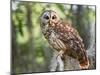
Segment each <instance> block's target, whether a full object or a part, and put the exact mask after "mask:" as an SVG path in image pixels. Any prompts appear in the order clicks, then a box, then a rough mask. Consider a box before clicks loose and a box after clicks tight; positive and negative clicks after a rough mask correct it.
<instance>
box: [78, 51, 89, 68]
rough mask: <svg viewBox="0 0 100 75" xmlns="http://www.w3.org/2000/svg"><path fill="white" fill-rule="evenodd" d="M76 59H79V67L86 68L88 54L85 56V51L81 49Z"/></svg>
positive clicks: (87, 65)
mask: <svg viewBox="0 0 100 75" xmlns="http://www.w3.org/2000/svg"><path fill="white" fill-rule="evenodd" d="M78 61H79V64H80V68H81V69H88V67H89V60H88V56H87V54H86V52H85V51H83V52H82V53H81V54H80V56H79V57H78Z"/></svg>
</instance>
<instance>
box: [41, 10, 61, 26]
mask: <svg viewBox="0 0 100 75" xmlns="http://www.w3.org/2000/svg"><path fill="white" fill-rule="evenodd" d="M59 20H60V17H59V16H58V14H57V13H56V12H55V11H53V10H46V11H44V12H43V13H42V15H41V17H40V22H41V25H48V24H50V23H57V22H58V21H59Z"/></svg>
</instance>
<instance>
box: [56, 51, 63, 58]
mask: <svg viewBox="0 0 100 75" xmlns="http://www.w3.org/2000/svg"><path fill="white" fill-rule="evenodd" d="M63 53H64V51H62V50H61V51H60V52H59V53H58V55H57V57H56V59H57V58H58V56H60V57H62V56H63Z"/></svg>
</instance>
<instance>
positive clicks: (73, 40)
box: [40, 10, 89, 69]
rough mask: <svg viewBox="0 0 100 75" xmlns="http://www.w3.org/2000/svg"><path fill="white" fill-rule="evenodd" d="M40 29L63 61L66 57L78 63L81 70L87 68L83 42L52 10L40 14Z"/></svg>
mask: <svg viewBox="0 0 100 75" xmlns="http://www.w3.org/2000/svg"><path fill="white" fill-rule="evenodd" d="M40 27H41V31H42V33H43V35H44V37H45V38H46V39H47V41H48V43H49V44H50V46H51V47H52V48H53V49H54V50H56V51H58V56H60V57H61V58H62V60H64V59H63V58H64V56H66V55H68V56H70V57H72V58H74V59H76V60H78V62H79V66H80V68H81V69H87V68H88V67H89V60H88V55H87V53H86V50H85V48H84V44H83V42H82V41H83V40H82V38H81V37H80V36H79V34H78V32H77V30H76V29H75V28H73V27H72V26H71V25H70V24H69V23H67V22H64V21H63V20H62V19H61V18H60V17H59V15H58V14H57V13H56V12H55V11H53V10H46V11H44V12H43V13H42V14H41V17H40Z"/></svg>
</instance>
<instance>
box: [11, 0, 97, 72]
mask: <svg viewBox="0 0 100 75" xmlns="http://www.w3.org/2000/svg"><path fill="white" fill-rule="evenodd" d="M11 4H12V6H11V33H12V67H11V68H12V72H13V73H30V72H47V71H49V64H50V60H51V57H52V49H51V48H50V47H49V44H48V42H47V41H46V40H45V38H44V37H43V35H42V33H41V30H40V22H39V17H40V16H41V13H42V12H43V11H44V10H48V9H51V10H54V11H56V12H57V13H58V14H59V15H60V17H61V18H63V19H64V20H66V21H68V22H69V23H71V24H72V25H73V27H75V28H76V29H77V30H78V31H79V34H80V36H81V37H82V38H83V42H84V44H85V48H86V49H88V48H89V47H91V45H94V44H95V14H96V11H95V6H89V5H70V4H59V3H38V2H23V1H19V2H18V1H13V0H12V2H11ZM94 56H95V55H93V57H94ZM94 60H95V59H94ZM94 65H95V63H94ZM92 68H94V66H93V67H91V69H92Z"/></svg>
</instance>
